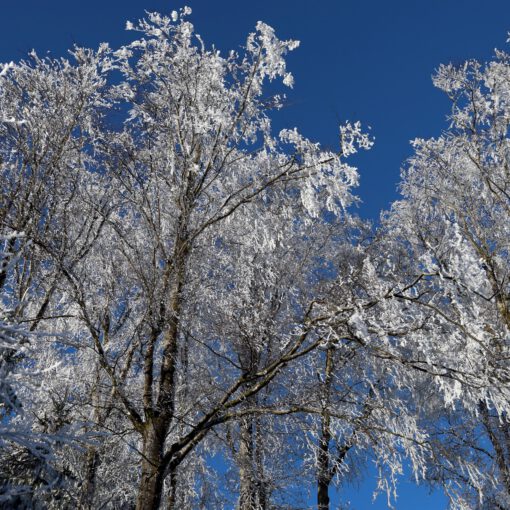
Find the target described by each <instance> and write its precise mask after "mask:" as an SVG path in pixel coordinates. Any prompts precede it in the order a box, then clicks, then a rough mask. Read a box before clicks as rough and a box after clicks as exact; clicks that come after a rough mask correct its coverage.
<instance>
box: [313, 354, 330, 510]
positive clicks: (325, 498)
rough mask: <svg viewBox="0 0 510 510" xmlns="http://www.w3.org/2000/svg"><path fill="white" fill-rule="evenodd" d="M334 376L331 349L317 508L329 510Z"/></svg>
mask: <svg viewBox="0 0 510 510" xmlns="http://www.w3.org/2000/svg"><path fill="white" fill-rule="evenodd" d="M332 375H333V348H332V347H329V348H328V350H327V352H326V369H325V377H324V383H323V384H324V387H323V399H324V400H323V406H324V408H323V411H322V416H321V436H320V439H319V455H318V466H317V508H318V510H329V503H330V501H329V485H330V483H331V479H332V478H333V470H332V467H331V462H330V459H329V456H330V452H329V443H330V441H331V431H330V429H329V427H330V421H331V417H330V415H329V410H328V407H329V404H330V402H329V400H330V391H331V382H332V381H331V379H332Z"/></svg>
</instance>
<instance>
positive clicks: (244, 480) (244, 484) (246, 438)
mask: <svg viewBox="0 0 510 510" xmlns="http://www.w3.org/2000/svg"><path fill="white" fill-rule="evenodd" d="M240 427H241V439H240V444H239V505H238V507H237V508H238V510H255V494H254V490H253V488H254V487H253V424H252V419H251V417H250V416H248V417H247V418H245V419H243V420H242V421H241V425H240Z"/></svg>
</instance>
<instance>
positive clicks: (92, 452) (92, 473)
mask: <svg viewBox="0 0 510 510" xmlns="http://www.w3.org/2000/svg"><path fill="white" fill-rule="evenodd" d="M98 463H99V453H98V451H97V448H95V447H93V446H91V447H89V448H88V449H87V457H86V461H85V479H84V481H83V487H82V493H81V501H80V508H83V509H84V510H89V509H92V508H93V504H94V494H95V492H96V473H97V466H98Z"/></svg>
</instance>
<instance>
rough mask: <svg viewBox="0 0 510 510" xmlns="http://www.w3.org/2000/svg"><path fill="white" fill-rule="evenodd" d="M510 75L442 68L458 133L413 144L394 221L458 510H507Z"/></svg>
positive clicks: (402, 292) (443, 477)
mask: <svg viewBox="0 0 510 510" xmlns="http://www.w3.org/2000/svg"><path fill="white" fill-rule="evenodd" d="M509 77H510V57H509V56H508V55H507V54H506V53H504V52H497V53H496V56H495V58H494V59H493V60H492V61H491V62H489V63H487V64H485V65H482V64H480V63H479V62H476V61H468V62H466V63H465V64H463V65H460V66H454V65H444V66H440V68H439V69H438V71H437V73H436V75H435V77H434V83H435V85H436V86H437V87H439V88H440V89H441V90H443V91H444V92H445V93H446V94H447V95H448V97H449V98H450V99H451V101H452V112H451V115H450V117H449V120H450V127H449V129H448V130H447V131H446V132H445V133H443V135H441V136H440V137H438V138H434V139H429V140H423V139H418V140H415V141H414V142H413V145H414V149H415V155H414V156H413V157H412V158H411V159H410V160H409V162H408V164H407V166H406V167H405V169H404V171H403V181H402V184H401V189H402V194H403V197H404V198H403V200H401V201H399V202H397V203H395V204H394V205H393V208H392V211H391V213H390V214H389V216H388V218H387V220H386V221H387V225H388V228H389V230H390V231H391V232H392V234H391V235H393V236H394V238H395V239H398V241H399V245H400V247H401V248H400V250H399V249H394V252H393V253H399V256H395V257H393V260H394V264H395V265H398V264H400V268H399V269H398V271H396V272H395V274H396V273H398V272H400V276H399V277H398V278H400V281H401V286H400V289H399V290H397V291H396V292H395V297H396V298H397V299H398V300H400V301H401V302H402V303H406V306H405V309H406V310H409V313H410V314H414V316H415V317H417V315H416V314H418V315H419V314H422V316H423V318H426V317H428V319H427V324H426V325H425V327H424V328H423V329H421V330H420V331H416V332H415V333H413V334H412V335H410V336H409V339H408V342H410V343H411V344H412V349H413V357H414V360H416V361H419V363H420V365H421V368H423V369H424V370H427V371H429V372H431V373H434V374H435V377H434V380H435V381H436V387H437V389H438V390H439V393H440V395H441V399H440V400H442V401H443V402H444V404H441V403H438V402H437V398H436V399H433V400H435V401H436V406H435V411H433V407H434V406H433V407H429V408H426V410H427V412H428V413H429V414H430V416H429V417H428V419H430V418H431V416H434V415H435V416H436V419H435V420H431V422H430V423H431V430H433V431H434V437H435V438H437V443H436V452H437V453H438V457H442V459H443V460H442V461H440V462H439V466H437V467H436V468H435V469H432V470H431V471H430V473H429V476H430V478H431V479H435V480H436V481H439V482H443V483H445V484H447V485H448V487H449V489H448V490H449V491H450V492H451V493H452V495H453V496H452V497H453V499H454V500H455V504H456V505H457V506H458V507H460V508H482V507H483V508H510V475H509V474H510V450H509V438H510V425H509V421H508V419H509V416H508V411H509V402H510V401H509V396H510V395H509V381H510V379H509V377H508V375H509V364H508V359H509V358H508V356H509V347H510V344H509V338H510V336H509V335H510V308H509V303H510V301H509V276H510V259H509V253H510V252H509V246H508V239H509V227H508V226H509V225H510V195H509V193H510V170H509V161H510V160H509V156H510V141H509V138H508V128H509V124H510V86H509V84H510V81H509ZM405 274H407V280H406V278H404V275H405ZM442 405H443V406H444V407H445V409H444V411H443V413H444V414H443V415H442V416H443V417H442V418H437V416H438V414H437V411H438V409H439V410H440V409H441V406H442ZM440 414H441V413H439V415H440ZM439 452H441V455H439ZM463 491H464V492H463Z"/></svg>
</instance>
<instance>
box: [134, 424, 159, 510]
mask: <svg viewBox="0 0 510 510" xmlns="http://www.w3.org/2000/svg"><path fill="white" fill-rule="evenodd" d="M164 444H165V430H164V427H162V426H161V425H160V424H159V423H158V421H157V420H155V419H153V420H151V421H149V422H148V423H147V425H146V429H145V432H144V437H143V451H142V455H143V458H142V477H141V481H140V487H139V490H138V498H137V501H136V510H157V509H158V508H159V506H160V504H161V495H162V492H163V480H164V476H163V474H164V473H163V465H162V458H163V447H164Z"/></svg>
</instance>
